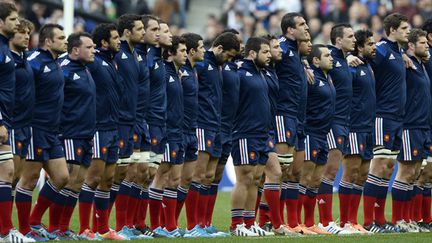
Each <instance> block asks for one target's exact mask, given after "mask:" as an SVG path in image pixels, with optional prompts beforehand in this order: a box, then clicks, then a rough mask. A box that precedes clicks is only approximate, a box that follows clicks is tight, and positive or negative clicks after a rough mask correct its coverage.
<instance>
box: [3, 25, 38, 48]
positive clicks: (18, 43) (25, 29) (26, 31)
mask: <svg viewBox="0 0 432 243" xmlns="http://www.w3.org/2000/svg"><path fill="white" fill-rule="evenodd" d="M17 28H18V29H17V32H16V33H15V34H14V35H13V37H12V38H11V39H10V40H9V46H10V47H11V48H12V49H13V50H17V51H20V52H22V51H25V50H26V49H27V48H28V45H29V41H30V34H31V33H32V32H33V30H34V25H33V23H32V22H30V21H28V20H27V19H23V18H20V19H19V24H18V26H17Z"/></svg>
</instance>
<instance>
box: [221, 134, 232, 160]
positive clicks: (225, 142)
mask: <svg viewBox="0 0 432 243" xmlns="http://www.w3.org/2000/svg"><path fill="white" fill-rule="evenodd" d="M221 142H222V152H221V157H220V158H219V161H218V163H219V164H221V165H225V164H226V163H227V161H228V158H229V156H230V154H231V151H232V146H233V143H232V135H231V133H230V132H224V131H222V132H221Z"/></svg>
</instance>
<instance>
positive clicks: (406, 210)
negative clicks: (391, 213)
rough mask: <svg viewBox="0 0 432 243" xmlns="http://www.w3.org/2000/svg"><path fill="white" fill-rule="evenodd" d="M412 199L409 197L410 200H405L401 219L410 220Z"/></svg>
mask: <svg viewBox="0 0 432 243" xmlns="http://www.w3.org/2000/svg"><path fill="white" fill-rule="evenodd" d="M413 200H414V198H411V199H410V200H408V201H406V202H405V205H404V211H403V219H404V220H405V222H410V221H411V208H412V204H413Z"/></svg>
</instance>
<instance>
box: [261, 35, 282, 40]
mask: <svg viewBox="0 0 432 243" xmlns="http://www.w3.org/2000/svg"><path fill="white" fill-rule="evenodd" d="M261 38H264V39H266V40H268V41H269V42H270V41H271V40H278V38H277V36H275V35H270V34H267V35H263V36H261Z"/></svg>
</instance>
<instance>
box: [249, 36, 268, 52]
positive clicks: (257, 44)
mask: <svg viewBox="0 0 432 243" xmlns="http://www.w3.org/2000/svg"><path fill="white" fill-rule="evenodd" d="M263 44H264V45H269V46H270V43H269V41H268V40H267V39H265V38H262V37H251V38H249V39H248V40H247V42H246V45H245V53H246V56H248V55H249V52H250V51H255V52H257V53H258V52H259V51H260V50H261V45H263Z"/></svg>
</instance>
